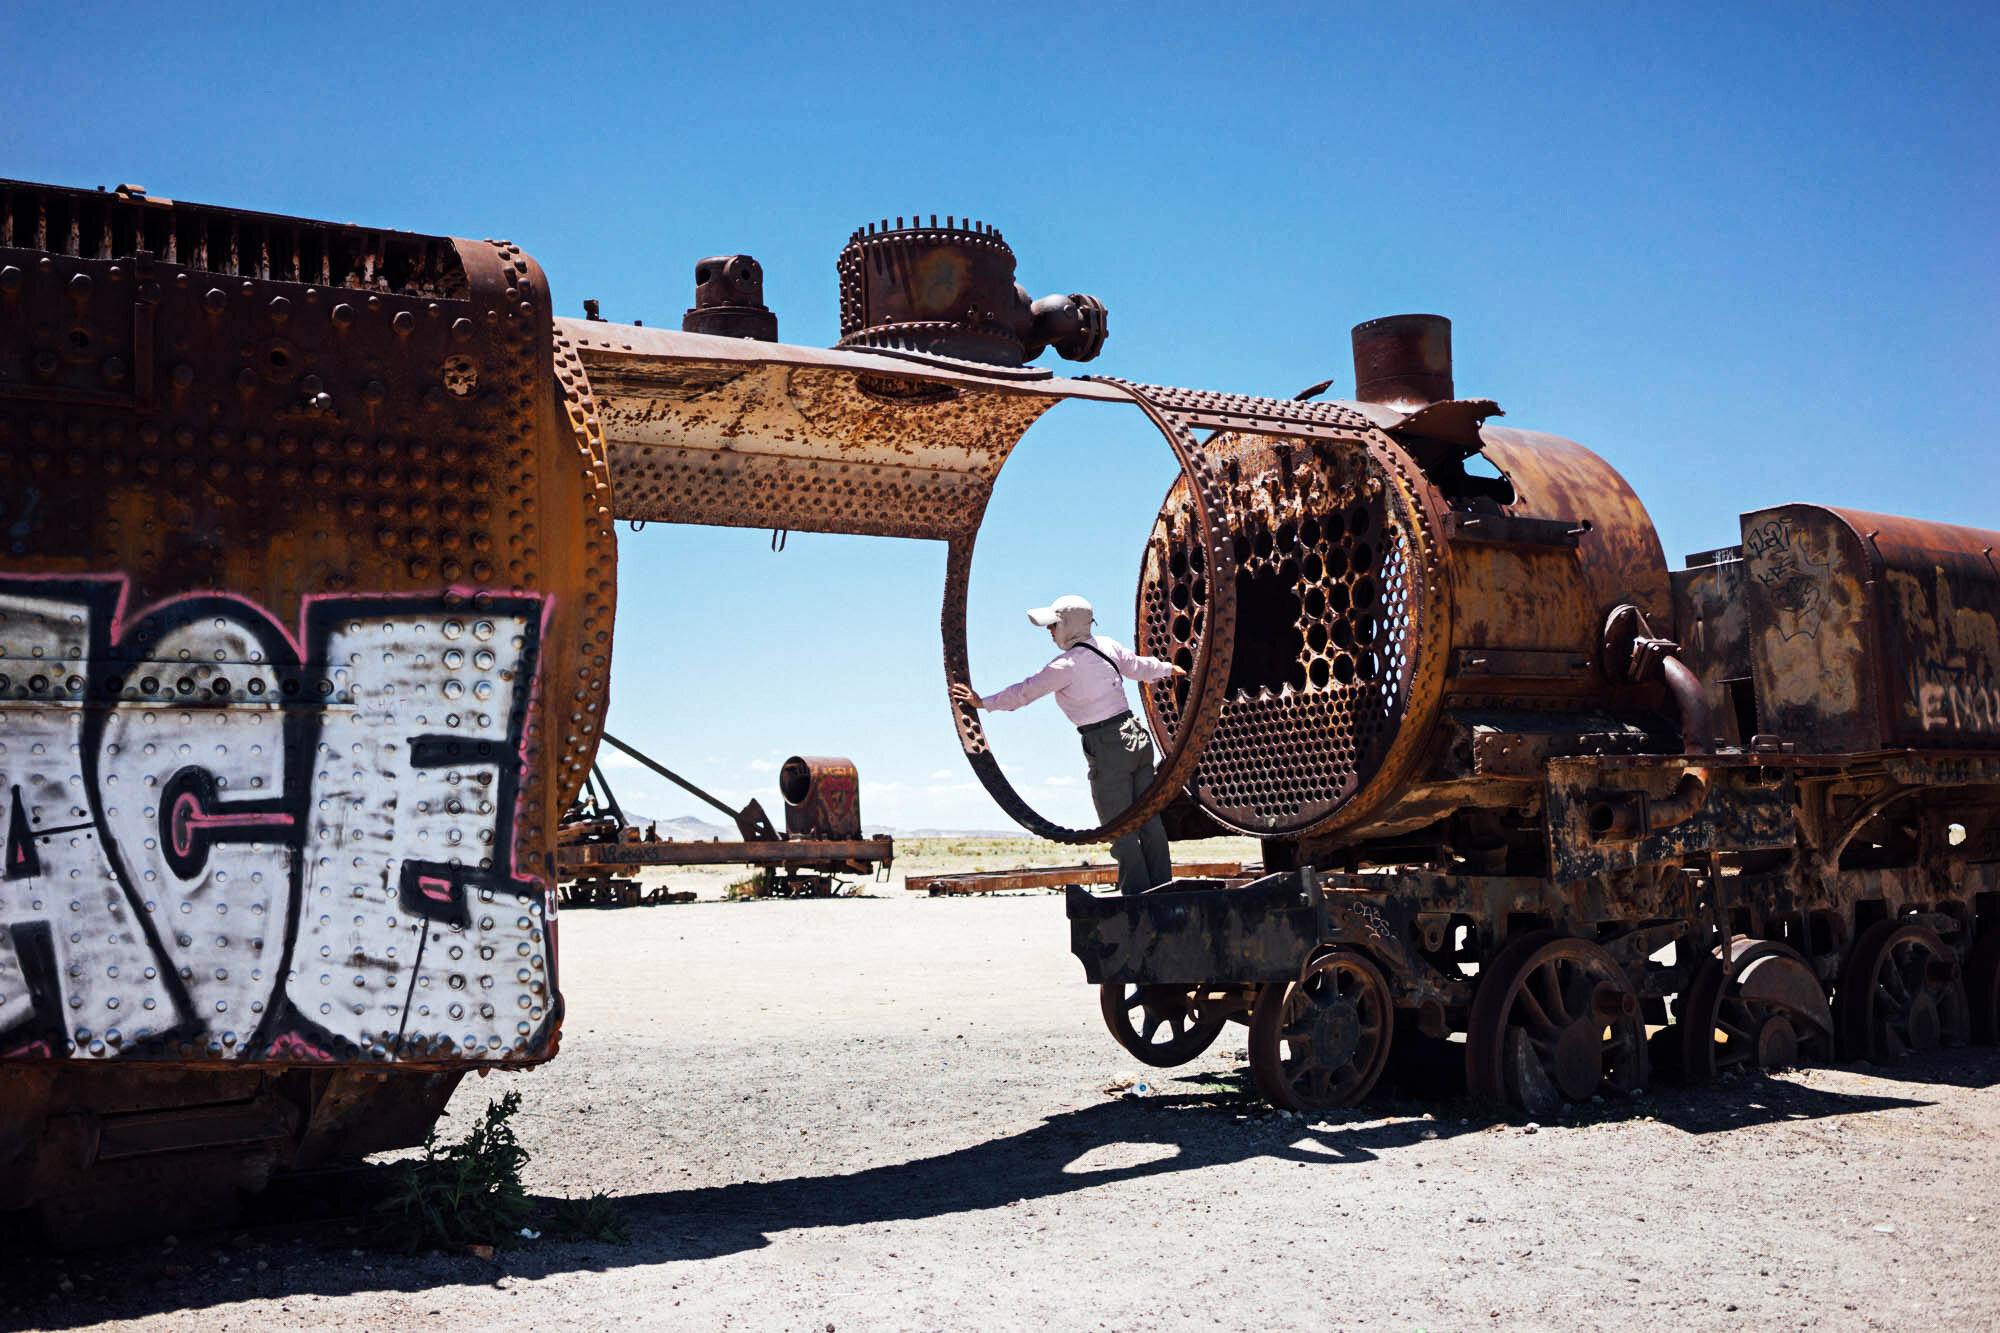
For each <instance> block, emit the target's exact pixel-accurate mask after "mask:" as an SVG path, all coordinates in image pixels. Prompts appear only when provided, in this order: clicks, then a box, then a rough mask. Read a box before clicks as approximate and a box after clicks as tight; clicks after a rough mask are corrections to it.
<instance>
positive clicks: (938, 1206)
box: [0, 1052, 2000, 1328]
mask: <svg viewBox="0 0 2000 1333" xmlns="http://www.w3.org/2000/svg"><path fill="white" fill-rule="evenodd" d="M1968 1057H1969V1058H1968ZM1849 1072H1850V1073H1853V1072H1860V1073H1863V1074H1864V1075H1865V1074H1872V1073H1875V1072H1877V1071H1875V1070H1873V1069H1870V1068H1869V1067H1867V1066H1861V1067H1858V1069H1856V1070H1851V1071H1849ZM1879 1072H1880V1073H1881V1074H1882V1075H1884V1076H1887V1075H1888V1074H1889V1073H1890V1072H1891V1071H1888V1070H1881V1071H1879ZM1893 1073H1894V1078H1895V1079H1896V1081H1897V1082H1900V1083H1903V1084H1906V1085H1907V1084H1909V1083H1912V1082H1915V1083H1924V1082H1929V1083H1935V1084H1945V1083H1951V1084H1958V1085H1962V1086H1987V1085H1990V1084H1992V1083H1994V1082H1995V1081H1996V1079H2000V1057H1996V1056H1994V1055H1992V1054H1990V1053H1987V1052H1954V1053H1952V1054H1951V1056H1950V1057H1934V1058H1928V1059H1919V1060H1912V1061H1909V1062H1907V1063H1905V1064H1903V1065H1899V1066H1898V1067H1897V1068H1896V1069H1895V1070H1894V1071H1893ZM1246 1081H1247V1080H1245V1079H1242V1078H1241V1077H1239V1078H1237V1079H1234V1080H1232V1079H1228V1078H1215V1077H1213V1076H1211V1077H1209V1078H1207V1079H1204V1080H1181V1081H1178V1082H1179V1084H1180V1086H1179V1088H1178V1089H1176V1090H1172V1091H1168V1092H1165V1093H1163V1094H1160V1095H1154V1096H1148V1097H1141V1098H1132V1097H1126V1098H1121V1099H1119V1100H1115V1101H1107V1102H1104V1103H1102V1104H1099V1105H1095V1106H1090V1107H1086V1108H1084V1109H1082V1110H1077V1111H1065V1112H1062V1113H1060V1114H1057V1115H1053V1116H1050V1117H1049V1118H1048V1119H1046V1120H1044V1121H1043V1122H1042V1123H1041V1124H1039V1125H1036V1126H1034V1127H1033V1128H1031V1129H1028V1130H1024V1131H1022V1132H1021V1133H1018V1134H1010V1135H1006V1136H1003V1137H1000V1138H995V1139H990V1140H987V1141H986V1142H984V1143H978V1144H974V1145H972V1146H970V1147H966V1148H961V1149H958V1150H956V1151H953V1152H947V1153H940V1154H938V1155H936V1156H932V1157H922V1158H918V1159H916V1160H914V1161H908V1162H899V1163H895V1164H892V1165H886V1166H877V1167H869V1168H867V1169H864V1170H859V1171H851V1172H846V1173H840V1174H833V1175H814V1176H792V1177H788V1178H785V1179H782V1180H771V1181H746V1182H743V1183H740V1184H733V1185H717V1186H706V1187H698V1188H689V1189H681V1190H666V1191H660V1192H655V1193H647V1194H636V1195H627V1196H624V1197H622V1198H620V1199H618V1200H617V1203H618V1205H619V1208H620V1209H621V1211H622V1214H623V1216H624V1218H625V1220H626V1222H627V1223H628V1224H629V1226H630V1231H631V1236H632V1239H631V1240H630V1242H629V1243H627V1244H624V1245H611V1244H604V1243H597V1242H582V1241H576V1242H552V1241H542V1242H539V1243H536V1244H534V1245H532V1246H525V1247H522V1248H519V1249H513V1250H506V1251H502V1253H501V1256H500V1258H499V1260H498V1262H497V1263H492V1262H486V1261H481V1260H474V1259H470V1258H465V1257H460V1256H449V1255H437V1254H432V1255H421V1256H401V1255H393V1254H386V1253H382V1252H379V1251H365V1252H360V1253H358V1254H357V1253H356V1252H355V1251H354V1250H353V1247H354V1246H356V1245H360V1244H365V1243H366V1239H365V1238H366V1233H367V1227H366V1224H365V1222H364V1223H363V1225H362V1226H361V1227H360V1228H359V1229H358V1231H357V1228H355V1227H354V1226H353V1225H352V1223H353V1221H354V1220H355V1219H354V1218H352V1217H349V1218H347V1219H340V1220H335V1221H325V1220H321V1221H318V1222H315V1223H311V1224H308V1225H306V1226H304V1227H292V1228H289V1229H286V1228H277V1229H267V1230H264V1231H258V1232H252V1233H250V1234H249V1235H248V1236H247V1237H246V1236H239V1237H238V1238H237V1240H236V1241H235V1246H236V1248H237V1249H239V1250H243V1251H245V1252H244V1253H243V1254H242V1255H241V1256H239V1257H238V1258H237V1259H236V1266H234V1267H231V1266H230V1265H229V1261H228V1260H227V1259H222V1260H210V1261H209V1262H212V1263H215V1264H216V1265H217V1268H218V1269H219V1270H220V1271H216V1270H211V1269H208V1268H206V1267H202V1268H200V1269H199V1270H197V1267H196V1265H199V1264H201V1261H200V1260H199V1259H193V1258H188V1257H187V1256H189V1255H190V1253H191V1252H194V1253H205V1252H206V1251H207V1248H208V1247H213V1246H216V1245H218V1244H220V1243H221V1241H220V1238H211V1239H210V1240H209V1242H208V1247H204V1246H202V1245H199V1244H197V1245H190V1246H185V1247H183V1248H182V1250H181V1251H180V1253H181V1254H182V1255H183V1256H184V1261H185V1264H186V1266H183V1265H182V1264H178V1263H175V1262H174V1261H173V1260H172V1258H171V1256H165V1255H162V1253H161V1251H160V1249H159V1247H158V1246H151V1247H144V1248H143V1249H141V1248H139V1247H134V1252H132V1253H130V1254H120V1253H116V1252H105V1253H101V1254H97V1255H93V1256H88V1257H84V1256H71V1257H69V1258H67V1259H55V1258H53V1257H52V1256H49V1255H47V1254H40V1255H36V1254H33V1253H23V1252H21V1251H20V1250H18V1249H17V1250H15V1251H14V1252H13V1253H12V1254H9V1255H7V1256H5V1257H0V1325H7V1324H10V1323H12V1322H13V1321H14V1320H17V1319H19V1318H22V1317H27V1318H30V1319H31V1320H32V1322H34V1323H35V1324H36V1325H38V1326H41V1327H53V1328H60V1327H74V1326H78V1325H81V1324H88V1323H94V1322H97V1321H100V1320H102V1319H105V1318H110V1317H132V1316H137V1315H144V1314H150V1313H160V1312H166V1311H172V1310H186V1309H200V1308H205V1307H209V1306H213V1305H218V1304H223V1303H227V1302H230V1301H236V1300H242V1299H245V1298H247V1297H251V1296H266V1297H269V1296H299V1297H302V1298H310V1297H313V1296H333V1295H344V1294H349V1293H354V1292H362V1291H385V1290H386V1291H402V1292H417V1291H424V1290H430V1289H433V1288H440V1287H452V1286H467V1285H472V1286H483V1285H490V1284H491V1283H493V1282H495V1281H496V1280H498V1279H499V1278H500V1277H501V1276H505V1275H514V1276H520V1277H528V1278H539V1277H546V1276H549V1275H551V1274H555V1273H562V1272H578V1271H607V1270H613V1269H618V1268H627V1267H636V1266H645V1265H651V1264H658V1263H663V1262H669V1261H688V1260H695V1261H699V1260H703V1259H708V1258H713V1257H716V1256H720V1255H728V1254H734V1253H738V1252H741V1251H745V1250H751V1249H756V1248H758V1247H760V1246H763V1245H766V1244H768V1243H769V1238H770V1237H771V1236H772V1235H773V1234H775V1233H778V1232H783V1231H790V1230H797V1229H810V1228H819V1227H847V1226H859V1225H865V1224H868V1223H876V1222H893V1221H912V1220H921V1219H925V1218H932V1217H940V1216H944V1215H947V1214H951V1213H961V1212H976V1211H979V1210H983V1209H991V1208H1001V1207H1005V1206H1007V1205H1009V1204H1015V1203H1020V1202H1024V1201H1032V1200H1043V1199H1056V1198H1060V1197H1062V1196H1064V1195H1067V1194H1071V1193H1074V1192H1076V1191H1078V1190H1086V1189H1091V1188H1094V1187H1096V1186H1099V1185H1104V1184H1109V1183H1113V1182H1118V1181H1128V1180H1139V1179H1146V1178H1150V1177H1164V1176H1170V1175H1172V1174H1174V1173H1177V1172H1182V1171H1190V1170H1198V1169H1200V1168H1203V1167H1211V1166H1220V1165H1229V1164H1232V1163H1236V1162H1245V1161H1251V1160H1256V1159H1264V1158H1268V1159H1272V1160H1277V1161H1294V1162H1300V1163H1307V1164H1311V1165H1314V1166H1318V1167H1320V1168H1322V1169H1328V1170H1332V1169H1337V1168H1339V1167H1341V1166H1343V1165H1347V1164H1351V1163H1355V1162H1366V1161H1372V1160H1375V1159H1376V1158H1377V1157H1379V1156H1380V1155H1382V1154H1384V1153H1391V1152H1394V1151H1396V1150H1397V1149H1402V1148H1408V1147H1410V1146H1412V1145H1415V1144H1420V1143H1425V1142H1431V1141H1435V1140H1439V1139H1449V1138H1454V1137H1457V1136H1459V1135H1463V1134H1469V1133H1478V1132H1482V1131H1486V1130H1489V1129H1493V1128H1494V1127H1495V1126H1496V1125H1504V1124H1505V1123H1506V1122H1496V1121H1495V1120H1494V1119H1493V1117H1492V1116H1491V1115H1490V1114H1489V1113H1486V1112H1483V1111H1480V1110H1478V1109H1475V1108H1473V1107H1472V1106H1470V1105H1469V1104H1467V1103H1462V1102H1453V1103H1441V1102H1437V1101H1432V1102H1427V1103H1397V1104H1394V1105H1392V1106H1389V1107H1386V1108H1384V1107H1373V1108H1363V1109H1360V1110H1356V1111H1353V1112H1346V1113H1336V1114H1334V1115H1331V1116H1328V1117H1324V1118H1319V1119H1309V1118H1287V1117H1283V1116H1279V1115H1274V1114H1271V1113H1269V1112H1267V1111H1266V1110H1265V1109H1264V1108H1263V1107H1262V1106H1261V1104H1259V1103H1258V1102H1257V1101H1256V1100H1255V1098H1254V1097H1253V1096H1251V1095H1250V1094H1249V1092H1248V1090H1247V1088H1246V1087H1244V1083H1245V1082H1246ZM1927 1104H1928V1103H1926V1102H1922V1101H1916V1100H1911V1099H1909V1098H1906V1097H1897V1096H1885V1095H1873V1094H1868V1093H1857V1092H1837V1091H1833V1090H1830V1089H1824V1088H1818V1087H1813V1086H1810V1085H1808V1084H1803V1083H1800V1082H1796V1081H1792V1080H1788V1079H1775V1078H1766V1077H1759V1076H1739V1077H1737V1078H1735V1079H1733V1080H1730V1081H1727V1082H1724V1083H1722V1084H1720V1085H1719V1086H1717V1087H1714V1088H1712V1089H1707V1090H1704V1091H1701V1092H1694V1093H1678V1092H1673V1093H1664V1094H1654V1095H1651V1096H1648V1097H1646V1098H1644V1099H1643V1100H1638V1101H1633V1102H1629V1103H1622V1104H1619V1105H1615V1106H1602V1107H1600V1106H1588V1107H1579V1108H1577V1114H1576V1115H1575V1116H1574V1117H1569V1118H1565V1120H1563V1121H1562V1122H1561V1123H1564V1124H1572V1123H1574V1124H1594V1123H1603V1122H1607V1121H1622V1120H1634V1119H1641V1118H1651V1119H1653V1120H1655V1121H1657V1122H1659V1123H1662V1124H1666V1125H1670V1126H1673V1127H1675V1128H1677V1129H1680V1130H1682V1131H1684V1132H1687V1133H1691V1134H1708V1133H1714V1132H1718V1131H1722V1130H1730V1129H1742V1128H1746V1127H1748V1126H1753V1125H1760V1124H1774V1123H1780V1122H1786V1121H1798V1120H1808V1119H1818V1118H1824V1117H1831V1116H1846V1115H1857V1114H1862V1113H1865V1112H1869V1111H1881V1110H1893V1109H1898V1108H1908V1107H1917V1106H1923V1105H1927ZM1426 1111H1429V1112H1430V1113H1431V1114H1432V1116H1433V1117H1434V1118H1425V1112H1426ZM1551 1128H1554V1126H1553V1125H1552V1126H1551ZM1097 1149H1112V1150H1113V1153H1112V1154H1104V1155H1114V1156H1116V1157H1131V1158H1134V1159H1140V1160H1136V1161H1135V1163H1134V1164H1131V1165H1104V1166H1101V1167H1098V1166H1093V1165H1092V1164H1091V1163H1090V1162H1089V1161H1088V1160H1087V1155H1088V1154H1091V1153H1092V1152H1093V1151H1094V1150H1097ZM1162 1149H1165V1150H1166V1151H1161V1150H1162ZM343 1222H345V1223H347V1225H343ZM246 1241H247V1245H246ZM257 1254H266V1255H268V1256H269V1257H270V1258H271V1260H273V1262H271V1265H270V1268H269V1270H268V1271H266V1272H255V1273H248V1272H246V1271H245V1270H246V1268H247V1267H248V1266H249V1265H250V1264H251V1262H252V1261H253V1259H254V1258H255V1256H256V1255H257ZM65 1272H71V1273H79V1274H80V1273H82V1272H88V1273H89V1274H90V1280H89V1282H88V1283H87V1284H82V1285H78V1286H77V1287H76V1289H75V1290H74V1291H73V1292H65V1293H61V1294H59V1295H57V1296H56V1297H55V1299H54V1300H51V1299H50V1295H51V1293H54V1292H56V1291H57V1290H58V1283H59V1282H60V1280H61V1278H62V1275H63V1274H64V1273H65ZM223 1273H227V1274H228V1275H229V1277H228V1278H224V1277H223V1276H222V1274H223ZM17 1302H18V1303H19V1305H20V1308H19V1309H18V1310H15V1311H14V1312H13V1313H12V1314H11V1315H10V1314H9V1310H10V1307H13V1306H14V1305H15V1303H17Z"/></svg>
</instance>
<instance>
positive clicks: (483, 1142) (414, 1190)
mask: <svg viewBox="0 0 2000 1333" xmlns="http://www.w3.org/2000/svg"><path fill="white" fill-rule="evenodd" d="M520 1109H521V1094H520V1093H518V1092H510V1093H508V1094H507V1095H506V1096H504V1097H501V1098H500V1099H499V1100H497V1101H492V1102H488V1103H487V1104H486V1113H485V1114H484V1115H483V1116H482V1117H481V1118H480V1121H479V1123H478V1124H476V1125H474V1126H473V1127H472V1131H471V1132H470V1133H469V1134H467V1135H466V1136H465V1137H464V1138H463V1139H460V1140H459V1141H458V1142H457V1143H452V1144H447V1145H444V1146H442V1147H440V1146H439V1145H438V1141H437V1129H436V1128H435V1127H433V1128H432V1130H431V1132H430V1134H429V1136H428V1137H427V1138H425V1140H424V1155H423V1156H422V1157H421V1158H420V1159H418V1160H417V1161H415V1162H412V1163H410V1165H409V1167H408V1169H407V1170H406V1172H405V1174H404V1176H403V1179H402V1181H401V1182H400V1183H399V1184H398V1185H397V1186H396V1188H395V1190H394V1192H393V1193H391V1194H390V1195H389V1197H388V1198H386V1199H384V1200H383V1201H382V1211H383V1212H384V1213H385V1214H387V1226H386V1228H385V1231H386V1233H387V1236H386V1238H387V1239H388V1240H389V1241H390V1243H392V1244H395V1245H399V1246H401V1247H402V1248H403V1249H405V1250H410V1251H416V1250H432V1249H453V1248H456V1247H458V1246H462V1245H503V1244H506V1243H507V1242H508V1241H510V1240H515V1239H518V1238H519V1237H520V1234H521V1230H522V1228H523V1227H525V1226H527V1225H528V1223H529V1222H530V1221H531V1220H532V1218H533V1217H534V1212H535V1205H534V1203H533V1202H532V1201H531V1200H530V1199H529V1198H528V1193H527V1191H526V1190H525V1189H523V1188H522V1186H521V1168H522V1167H523V1166H526V1165H527V1163H528V1150H527V1149H526V1148H523V1147H522V1146H521V1145H520V1143H519V1142H518V1141H516V1139H515V1138H514V1129H513V1126H511V1125H509V1124H508V1123H507V1122H508V1120H509V1119H511V1118H512V1117H513V1115H514V1113H515V1112H516V1111H518V1110H520Z"/></svg>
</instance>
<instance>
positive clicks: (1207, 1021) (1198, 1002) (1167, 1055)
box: [1097, 982, 1244, 1069]
mask: <svg viewBox="0 0 2000 1333" xmlns="http://www.w3.org/2000/svg"><path fill="white" fill-rule="evenodd" d="M1097 1002H1098V1007H1099V1008H1101V1009H1102V1010H1103V1011H1104V1026H1105V1027H1107V1028H1109V1029H1111V1035H1112V1037H1114V1038H1115V1039H1116V1040H1117V1042H1118V1044H1119V1045H1120V1046H1123V1047H1124V1048H1125V1049H1126V1050H1128V1051H1130V1052H1131V1053H1132V1054H1133V1055H1134V1056H1135V1057H1137V1058H1138V1059H1140V1060H1143V1061H1145V1062H1146V1063H1147V1064H1149V1065H1153V1066H1155V1067H1157V1068H1161V1069H1165V1068H1167V1067H1168V1066H1169V1065H1182V1064H1186V1063H1187V1062H1188V1061H1190V1060H1192V1059H1194V1058H1195V1057H1196V1056H1197V1055H1200V1054H1201V1053H1202V1052H1203V1051H1205V1050H1207V1049H1208V1048H1209V1046H1210V1045H1211V1044H1213V1043H1214V1041H1215V1034H1216V1033H1218V1032H1220V1031H1222V1025H1223V1024H1224V1023H1226V1022H1228V1021H1229V1016H1230V1015H1231V1014H1232V1013H1239V1012H1241V1011H1242V1008H1243V1004H1244V1000H1243V997H1242V996H1240V995H1238V994H1235V993H1233V992H1230V991H1226V990H1219V989H1217V988H1215V987H1212V986H1208V985H1205V984H1204V985H1200V986H1124V985H1119V984H1118V983H1116V982H1106V983H1104V984H1103V985H1102V986H1099V987H1098V988H1097Z"/></svg>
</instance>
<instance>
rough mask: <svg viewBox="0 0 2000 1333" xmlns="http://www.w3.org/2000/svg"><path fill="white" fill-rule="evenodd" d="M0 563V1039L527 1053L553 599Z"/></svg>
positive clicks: (218, 1048)
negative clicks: (279, 615)
mask: <svg viewBox="0 0 2000 1333" xmlns="http://www.w3.org/2000/svg"><path fill="white" fill-rule="evenodd" d="M127 591H128V590H127V587H126V585H125V583H124V581H123V580H119V579H103V578H95V579H75V580H65V579H35V578H0V720H3V722H4V724H3V725H0V736H4V740H0V799H4V800H5V802H6V810H7V817H6V821H5V825H4V829H5V832H4V862H3V863H0V864H4V869H0V1056H7V1057H15V1058H19V1057H33V1056H38V1055H39V1056H51V1057H64V1056H75V1057H82V1058H117V1057H126V1058H138V1059H147V1058H151V1059H177V1060H242V1059H275V1060H286V1059H295V1060H335V1059H363V1060H366V1059H375V1060H414V1061H422V1060H424V1059H427V1058H429V1059H438V1058H451V1059H478V1058H497V1057H502V1056H519V1055H522V1054H524V1053H529V1052H531V1051H532V1050H533V1049H534V1048H535V1047H536V1046H537V1045H538V1044H539V1043H541V1042H543V1041H544V1040H545V1036H546V1034H545V1031H544V1029H545V1028H546V1027H547V1025H548V1024H549V1020H550V1017H551V1003H550V996H551V994H552V989H553V988H552V986H551V984H550V982H551V968H550V960H549V951H548V947H547V943H546V940H547V920H546V907H545V903H546V893H545V888H546V885H545V884H544V883H543V882H542V881H541V880H540V879H538V878H535V877H533V876H530V875H526V874H522V873H520V871H519V870H518V869H517V868H516V867H515V866H514V865H513V847H514V834H513V825H514V819H515V807H516V799H517V795H518V785H519V782H520V776H521V772H522V763H523V761H522V753H521V751H522V744H523V737H524V735H525V734H526V728H527V724H528V719H529V712H530V705H531V700H530V697H529V695H530V685H531V682H532V680H533V675H534V666H535V658H536V654H537V650H538V647H539V643H540V637H541V630H542V613H543V599H541V598H538V597H486V596H479V597H465V596H459V595H455V594H444V595H440V596H434V597H425V596H332V595H329V596H319V597H309V598H307V599H305V606H304V610H303V614H302V617H301V620H302V623H301V624H300V626H299V628H298V631H297V633H296V635H294V634H293V633H290V632H288V631H287V630H286V628H285V627H284V626H282V625H280V624H278V623H277V622H276V621H275V620H273V619H272V618H271V617H270V616H269V615H267V614H266V613H265V612H264V611H263V610H262V609H261V608H259V607H257V606H255V605H254V604H252V603H250V602H248V601H246V600H244V599H242V598H238V597H230V596H214V595H200V596H189V597H181V598H175V599H170V600H168V601H165V602H162V603H159V604H156V605H153V606H149V607H145V608H142V609H139V610H137V611H136V612H134V611H129V610H128V609H127V608H126V606H125V605H124V603H125V597H126V594H127Z"/></svg>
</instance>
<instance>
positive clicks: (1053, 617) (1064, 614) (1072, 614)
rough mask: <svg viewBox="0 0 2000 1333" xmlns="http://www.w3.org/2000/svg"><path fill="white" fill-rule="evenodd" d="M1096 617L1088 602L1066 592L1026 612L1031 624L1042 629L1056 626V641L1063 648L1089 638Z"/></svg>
mask: <svg viewBox="0 0 2000 1333" xmlns="http://www.w3.org/2000/svg"><path fill="white" fill-rule="evenodd" d="M1096 619H1097V615H1096V613H1095V612H1094V611H1092V610H1091V609H1090V603H1089V602H1086V601H1085V600H1084V599H1083V598H1081V597H1078V596H1077V595H1076V594H1075V593H1066V594H1064V595H1063V596H1061V597H1058V598H1056V599H1055V600H1054V601H1053V602H1050V603H1049V604H1048V605H1047V606H1037V607H1034V608H1032V609H1031V610H1029V612H1028V620H1029V621H1030V622H1031V623H1032V624H1036V625H1039V626H1041V627H1042V628H1043V629H1048V628H1049V627H1050V626H1054V627H1056V642H1057V644H1058V645H1060V646H1061V647H1064V648H1074V647H1075V646H1076V645H1077V644H1079V643H1082V642H1083V641H1084V640H1085V639H1087V638H1089V637H1090V626H1091V622H1093V621H1094V620H1096Z"/></svg>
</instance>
